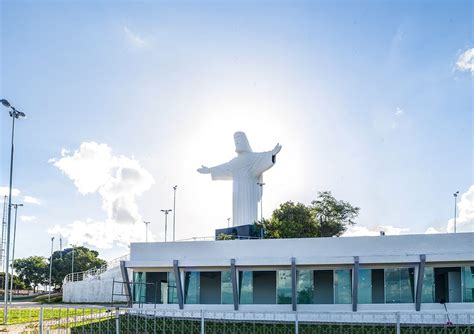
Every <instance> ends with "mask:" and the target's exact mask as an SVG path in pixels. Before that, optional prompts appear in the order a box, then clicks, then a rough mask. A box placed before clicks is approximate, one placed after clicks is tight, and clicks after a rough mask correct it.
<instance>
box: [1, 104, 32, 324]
mask: <svg viewBox="0 0 474 334" xmlns="http://www.w3.org/2000/svg"><path fill="white" fill-rule="evenodd" d="M0 103H1V104H2V105H3V106H4V107H7V108H9V109H10V111H9V114H10V117H11V118H12V139H11V151H10V184H9V188H8V219H7V244H6V245H5V248H6V255H5V287H4V290H3V291H4V310H3V323H4V324H6V323H7V318H8V311H7V310H8V287H9V286H8V278H9V277H8V271H9V268H8V259H9V258H10V228H11V215H12V208H11V206H12V186H13V152H14V144H13V141H14V138H15V120H16V119H19V118H23V117H26V115H25V114H24V113H23V112H21V111H19V110H16V109H15V107H13V106H12V105H11V104H10V102H8V101H7V100H5V99H1V100H0ZM2 242H3V240H2Z"/></svg>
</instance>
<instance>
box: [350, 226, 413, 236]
mask: <svg viewBox="0 0 474 334" xmlns="http://www.w3.org/2000/svg"><path fill="white" fill-rule="evenodd" d="M380 231H384V232H385V235H400V234H405V233H407V232H409V231H410V229H409V228H402V227H395V226H391V225H375V226H371V227H366V226H362V225H355V226H351V227H350V228H349V229H348V230H347V231H346V232H345V233H344V235H343V236H344V237H359V236H375V235H380Z"/></svg>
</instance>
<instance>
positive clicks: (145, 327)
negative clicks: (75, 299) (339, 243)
mask: <svg viewBox="0 0 474 334" xmlns="http://www.w3.org/2000/svg"><path fill="white" fill-rule="evenodd" d="M473 313H474V312H471V313H459V312H452V313H449V314H447V313H440V312H438V313H425V312H416V313H415V312H396V313H393V312H370V313H369V312H322V313H321V312H317V313H316V312H243V311H203V310H189V311H188V310H164V309H163V310H161V309H136V308H110V307H100V306H41V307H31V306H21V307H20V306H11V307H10V308H9V310H8V321H7V323H6V324H4V325H0V332H8V333H40V334H42V333H45V334H46V333H51V334H53V333H55V334H59V333H71V334H76V333H77V334H82V333H98V334H102V333H104V334H109V333H110V334H118V333H127V334H128V333H137V334H138V333H166V334H168V333H169V334H231V333H232V334H237V333H239V334H241V333H255V334H264V333H265V334H266V333H268V334H270V333H271V334H309V333H327V334H333V333H339V334H343V333H347V334H372V333H373V334H379V333H386V334H415V333H416V334H438V333H440V334H441V333H453V334H454V333H456V334H468V333H469V334H472V333H474V314H473ZM0 315H1V316H2V317H3V311H0Z"/></svg>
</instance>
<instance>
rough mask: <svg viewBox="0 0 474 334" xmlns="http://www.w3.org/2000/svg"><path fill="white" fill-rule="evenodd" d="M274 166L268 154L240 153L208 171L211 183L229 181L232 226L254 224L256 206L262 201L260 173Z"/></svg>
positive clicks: (273, 161) (270, 155) (261, 178)
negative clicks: (212, 181) (230, 187)
mask: <svg viewBox="0 0 474 334" xmlns="http://www.w3.org/2000/svg"><path fill="white" fill-rule="evenodd" d="M274 164H275V156H274V155H273V153H272V152H271V151H270V152H260V153H254V152H242V153H239V155H238V156H237V157H235V158H234V159H232V160H231V161H229V162H227V163H225V164H222V165H218V166H215V167H211V168H210V171H211V176H212V180H232V182H233V189H232V204H233V206H232V225H233V226H239V225H246V224H253V223H254V222H256V221H257V220H258V217H257V216H258V202H259V201H261V199H262V187H260V186H259V185H258V184H257V183H259V182H262V180H263V172H265V171H266V170H268V169H270V168H271V167H272V166H273V165H274Z"/></svg>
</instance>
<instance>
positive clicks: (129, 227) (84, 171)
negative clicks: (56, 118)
mask: <svg viewBox="0 0 474 334" xmlns="http://www.w3.org/2000/svg"><path fill="white" fill-rule="evenodd" d="M50 161H51V162H52V163H53V164H54V166H56V167H57V168H59V169H60V170H61V171H62V172H63V173H64V174H66V176H68V177H69V178H70V179H71V180H72V181H73V182H74V185H75V186H76V188H77V190H78V191H79V192H80V193H81V194H83V195H86V194H92V193H98V194H99V195H100V196H101V198H102V208H103V209H104V210H105V211H106V212H107V220H106V221H105V222H93V221H86V222H83V221H79V220H77V221H75V222H74V223H72V224H70V225H68V226H66V227H63V226H55V227H54V229H53V230H54V231H61V234H62V235H63V236H65V237H67V238H68V239H69V242H70V243H71V242H72V243H78V241H81V240H82V239H81V238H84V239H83V240H82V241H83V242H84V241H85V242H87V243H89V244H90V245H93V246H96V247H99V248H100V247H109V245H110V244H111V243H113V242H117V243H119V244H127V243H129V242H130V241H132V240H135V239H134V236H135V235H136V233H134V232H133V231H134V230H135V229H136V224H137V223H141V222H142V217H141V215H140V214H139V212H138V206H137V204H136V197H137V196H140V195H141V194H142V193H143V192H145V191H146V190H148V189H149V188H150V187H151V185H152V184H153V183H154V182H155V181H154V179H153V176H152V175H151V174H150V173H149V172H148V171H147V170H145V169H144V168H143V167H141V166H140V163H139V162H138V161H137V160H134V159H130V158H127V157H125V156H122V155H119V156H115V155H113V154H112V149H111V148H110V147H109V146H108V145H107V144H98V143H95V142H84V143H82V144H81V146H80V147H79V150H76V151H74V153H72V154H70V153H69V152H67V151H65V150H63V151H62V157H61V158H60V159H51V160H50ZM141 225H143V224H140V225H139V226H141ZM143 238H144V234H143V236H141V237H140V238H139V239H140V240H142V239H143ZM102 239H103V240H102ZM71 240H73V241H71ZM101 240H102V241H101Z"/></svg>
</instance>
